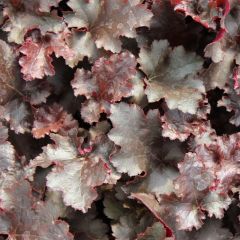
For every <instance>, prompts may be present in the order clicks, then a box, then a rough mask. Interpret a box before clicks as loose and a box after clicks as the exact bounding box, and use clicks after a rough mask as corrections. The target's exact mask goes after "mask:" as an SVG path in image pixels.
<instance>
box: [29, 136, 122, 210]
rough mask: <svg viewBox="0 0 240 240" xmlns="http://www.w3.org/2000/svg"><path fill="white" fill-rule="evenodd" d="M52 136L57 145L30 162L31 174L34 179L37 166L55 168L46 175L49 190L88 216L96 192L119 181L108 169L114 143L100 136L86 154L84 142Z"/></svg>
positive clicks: (74, 138)
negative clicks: (102, 186) (33, 172)
mask: <svg viewBox="0 0 240 240" xmlns="http://www.w3.org/2000/svg"><path fill="white" fill-rule="evenodd" d="M50 136H51V138H52V140H53V141H54V144H49V145H47V146H46V147H44V148H43V153H41V154H40V155H39V156H37V157H36V158H35V159H33V160H32V161H31V162H30V166H29V171H28V174H30V176H31V174H32V171H35V168H36V167H37V166H41V167H44V168H46V167H48V166H50V165H51V164H54V167H53V169H52V171H51V172H50V173H49V174H48V175H47V186H48V187H49V188H51V189H52V190H54V191H60V192H62V194H63V199H64V202H65V203H66V205H70V206H72V207H73V208H75V209H79V210H82V211H83V212H86V211H87V209H88V208H90V207H91V204H92V202H93V201H94V200H95V199H96V198H97V196H98V194H97V191H96V189H95V188H96V187H97V186H101V185H102V184H105V183H109V184H114V183H116V181H117V179H118V178H119V175H118V174H116V173H114V171H113V170H111V167H110V166H108V165H110V163H109V155H110V154H111V152H112V151H113V143H112V142H111V141H110V140H109V139H107V138H106V137H104V136H99V137H97V138H96V140H94V141H93V142H92V143H91V144H92V145H90V146H89V147H88V148H86V149H85V150H84V149H82V146H81V144H82V142H83V138H80V139H79V138H76V136H73V137H69V136H61V135H58V134H52V135H50ZM81 155H82V156H81ZM92 172H94V173H95V174H94V175H92Z"/></svg>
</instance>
